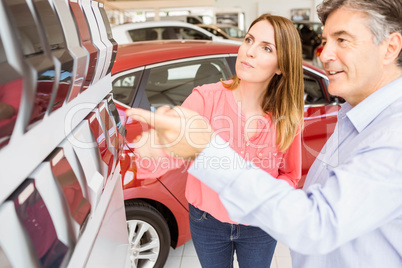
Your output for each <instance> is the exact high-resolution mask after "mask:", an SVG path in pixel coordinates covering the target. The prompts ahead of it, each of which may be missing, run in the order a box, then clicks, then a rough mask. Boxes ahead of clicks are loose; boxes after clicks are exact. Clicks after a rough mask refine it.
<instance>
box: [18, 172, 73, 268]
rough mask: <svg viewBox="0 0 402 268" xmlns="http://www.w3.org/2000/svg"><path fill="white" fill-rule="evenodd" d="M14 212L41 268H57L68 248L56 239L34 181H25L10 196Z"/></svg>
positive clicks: (47, 212)
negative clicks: (28, 238) (23, 228)
mask: <svg viewBox="0 0 402 268" xmlns="http://www.w3.org/2000/svg"><path fill="white" fill-rule="evenodd" d="M10 199H11V200H12V201H13V202H14V206H15V211H16V213H17V215H18V218H19V219H20V221H21V223H22V225H23V226H24V227H25V230H26V232H27V234H28V236H29V237H30V239H31V242H32V245H33V247H34V249H35V252H36V254H37V256H38V259H39V262H40V264H41V265H42V267H59V266H60V265H61V263H62V262H63V259H64V257H65V255H66V254H67V251H68V247H67V246H66V245H64V244H63V243H62V242H61V241H60V240H59V239H58V237H57V234H56V229H55V228H54V225H53V222H52V218H51V217H50V214H49V211H48V209H47V207H46V204H45V202H44V201H43V199H42V197H41V195H40V194H39V192H38V190H37V189H36V187H35V182H34V180H31V179H27V180H25V181H24V182H23V183H22V184H21V185H20V187H18V188H17V190H16V191H15V192H14V193H13V194H12V195H11V197H10Z"/></svg>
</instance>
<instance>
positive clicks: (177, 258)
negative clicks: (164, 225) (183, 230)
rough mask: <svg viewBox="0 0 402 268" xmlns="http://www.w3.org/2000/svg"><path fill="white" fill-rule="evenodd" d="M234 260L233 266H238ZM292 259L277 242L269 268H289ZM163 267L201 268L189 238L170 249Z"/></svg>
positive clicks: (286, 250)
mask: <svg viewBox="0 0 402 268" xmlns="http://www.w3.org/2000/svg"><path fill="white" fill-rule="evenodd" d="M238 267H239V266H238V264H237V262H236V261H235V264H234V268H238ZM291 267H292V260H291V259H290V253H289V249H288V248H287V247H286V246H285V245H283V244H280V243H278V245H277V246H276V249H275V253H274V258H273V259H272V264H271V268H291ZM165 268H201V265H200V263H199V261H198V258H197V254H196V253H195V249H194V245H193V241H192V240H190V241H188V242H187V243H186V244H184V245H183V246H181V247H179V248H176V249H172V248H171V249H170V253H169V257H168V260H167V262H166V264H165Z"/></svg>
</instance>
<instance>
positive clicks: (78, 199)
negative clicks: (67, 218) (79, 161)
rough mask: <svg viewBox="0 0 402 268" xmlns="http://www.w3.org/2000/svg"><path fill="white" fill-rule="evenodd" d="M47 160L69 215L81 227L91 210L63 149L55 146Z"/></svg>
mask: <svg viewBox="0 0 402 268" xmlns="http://www.w3.org/2000/svg"><path fill="white" fill-rule="evenodd" d="M47 160H48V161H49V162H50V166H51V170H52V173H53V176H54V177H55V179H56V180H57V182H58V183H59V185H60V187H61V189H62V191H63V193H64V197H65V198H66V201H67V204H68V208H69V210H70V214H71V217H72V218H73V219H74V220H75V221H76V222H77V223H78V224H79V225H80V227H82V225H83V223H84V222H85V220H86V218H87V217H88V215H89V212H90V211H91V204H89V202H88V200H87V199H85V198H84V196H83V193H82V190H81V186H80V183H79V182H78V179H77V177H76V176H75V174H74V171H73V169H72V168H71V165H70V163H69V162H68V160H67V158H66V157H65V155H64V151H63V149H62V148H56V149H55V151H54V152H53V153H52V154H51V155H50V156H49V157H48V159H47Z"/></svg>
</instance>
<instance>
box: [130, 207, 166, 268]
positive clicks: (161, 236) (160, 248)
mask: <svg viewBox="0 0 402 268" xmlns="http://www.w3.org/2000/svg"><path fill="white" fill-rule="evenodd" d="M126 217H127V229H128V239H129V243H130V260H131V266H132V267H138V268H152V267H155V268H159V267H163V266H164V264H165V262H166V260H167V257H168V255H169V251H170V232H169V226H168V225H167V222H166V220H165V219H164V218H163V216H162V214H161V213H160V212H159V211H158V210H156V209H155V208H154V207H152V206H151V205H149V204H147V203H145V202H141V201H129V202H127V203H126Z"/></svg>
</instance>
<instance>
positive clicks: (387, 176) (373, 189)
mask: <svg viewBox="0 0 402 268" xmlns="http://www.w3.org/2000/svg"><path fill="white" fill-rule="evenodd" d="M398 135H400V133H398ZM394 141H395V140H394ZM378 155H383V156H385V157H383V158H378V157H377V156H378ZM373 160H375V162H376V163H375V165H376V166H378V167H379V169H378V170H379V171H380V172H379V173H378V172H376V173H373V172H372V171H371V172H362V170H363V169H365V170H367V164H370V165H372V164H374V163H372V161H373ZM223 165H225V168H221V167H222V166H223ZM188 172H189V173H190V174H192V175H193V176H195V177H197V178H198V179H200V180H201V181H202V182H204V183H205V184H206V185H208V186H209V187H210V188H212V189H213V190H215V191H216V192H217V193H218V194H219V197H220V199H221V201H222V203H223V204H224V206H225V208H226V209H227V211H228V213H229V216H230V218H231V219H232V220H233V221H236V222H239V223H243V224H249V225H254V226H259V227H260V228H262V229H263V230H264V231H266V232H267V233H269V234H270V235H271V236H273V237H274V238H275V239H277V240H279V241H281V242H282V243H284V244H286V245H287V246H289V247H290V248H291V249H292V250H294V251H296V252H298V253H301V254H326V253H329V252H331V251H333V250H334V249H336V248H338V247H339V246H340V245H342V244H344V243H346V242H348V241H351V240H353V239H355V238H357V237H359V236H363V235H365V234H367V233H368V232H370V231H372V230H375V229H377V228H379V227H381V226H382V225H384V224H386V223H389V222H390V221H392V220H395V219H396V218H398V217H400V215H401V207H402V198H401V196H402V180H401V179H400V174H402V145H400V144H397V145H395V144H394V145H393V149H390V147H385V146H382V147H377V148H375V149H374V148H372V149H367V150H365V151H364V152H360V153H359V154H357V155H354V156H353V160H350V161H345V162H344V164H342V165H339V166H337V167H336V168H333V169H332V170H331V169H329V170H328V174H327V176H328V177H327V179H326V180H325V182H323V183H322V184H320V183H316V184H312V185H311V186H310V187H308V189H305V190H300V189H294V188H292V187H291V186H290V185H289V184H288V183H286V182H284V181H283V180H277V179H275V178H273V177H272V176H271V175H269V174H268V173H266V172H264V171H263V170H261V169H258V168H256V167H255V166H254V165H253V164H252V163H251V162H246V161H245V160H244V159H242V158H241V157H240V156H239V155H237V154H236V153H235V152H234V151H233V150H232V149H231V148H230V147H229V145H227V144H225V142H224V141H223V140H222V139H221V138H220V137H219V136H215V138H214V139H213V140H212V141H211V143H210V144H209V145H208V146H207V147H206V148H205V149H204V150H203V152H202V154H200V155H199V156H198V157H197V158H196V160H195V161H194V162H193V164H192V166H191V167H190V169H189V170H188ZM368 173H369V175H367V174H368ZM381 173H382V174H381ZM361 174H364V176H362V175H361ZM309 175H310V174H309ZM322 175H323V174H319V176H322ZM324 175H325V174H324Z"/></svg>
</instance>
